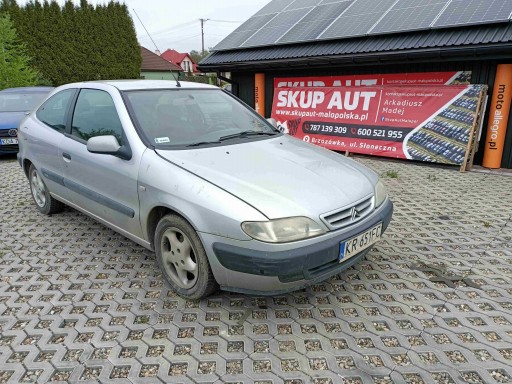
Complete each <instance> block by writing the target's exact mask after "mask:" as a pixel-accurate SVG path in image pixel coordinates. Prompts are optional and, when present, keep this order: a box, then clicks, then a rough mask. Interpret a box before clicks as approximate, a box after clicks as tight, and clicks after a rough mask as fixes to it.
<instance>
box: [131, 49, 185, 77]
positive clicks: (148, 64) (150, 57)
mask: <svg viewBox="0 0 512 384" xmlns="http://www.w3.org/2000/svg"><path fill="white" fill-rule="evenodd" d="M140 55H141V56H142V64H141V67H140V77H141V78H142V79H148V80H175V79H177V78H178V77H179V75H180V73H181V72H183V70H182V69H181V67H179V66H177V65H175V64H173V63H171V62H169V61H167V60H165V59H163V58H162V57H160V56H159V55H157V54H156V53H154V52H151V51H150V50H149V49H147V48H144V47H140Z"/></svg>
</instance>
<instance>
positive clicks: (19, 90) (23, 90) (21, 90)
mask: <svg viewBox="0 0 512 384" xmlns="http://www.w3.org/2000/svg"><path fill="white" fill-rule="evenodd" d="M53 89H54V88H53V87H16V88H6V89H2V90H1V91H0V92H2V93H4V92H5V93H40V92H41V93H42V92H46V93H49V92H50V91H52V90H53Z"/></svg>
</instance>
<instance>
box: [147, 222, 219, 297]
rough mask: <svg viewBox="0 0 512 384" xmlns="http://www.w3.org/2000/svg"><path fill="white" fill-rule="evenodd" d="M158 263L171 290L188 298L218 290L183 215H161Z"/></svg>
mask: <svg viewBox="0 0 512 384" xmlns="http://www.w3.org/2000/svg"><path fill="white" fill-rule="evenodd" d="M155 251H156V259H157V262H158V266H159V267H160V269H161V271H162V273H163V274H164V276H165V279H166V280H167V282H168V283H169V284H170V285H171V287H172V289H173V290H174V291H175V292H176V293H178V294H179V295H180V296H182V297H184V298H187V299H193V300H195V299H201V298H203V297H206V296H209V295H211V294H212V293H213V292H215V291H216V290H217V289H218V285H217V283H216V281H215V278H214V276H213V273H212V270H211V268H210V264H209V263H208V257H207V256H206V252H205V250H204V247H203V245H202V243H201V240H200V239H199V236H198V235H197V233H196V231H195V230H194V228H192V226H191V225H190V224H189V223H188V222H187V221H186V220H185V219H183V218H182V217H180V216H176V215H167V216H164V217H163V218H162V219H161V220H160V222H159V223H158V226H157V228H156V233H155Z"/></svg>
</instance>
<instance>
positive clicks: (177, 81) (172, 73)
mask: <svg viewBox="0 0 512 384" xmlns="http://www.w3.org/2000/svg"><path fill="white" fill-rule="evenodd" d="M132 9H133V13H135V16H137V19H139V22H140V24H141V25H142V28H144V30H145V31H146V33H147V34H148V36H149V38H150V39H151V42H152V43H153V45H154V46H155V49H156V50H157V52H160V50H159V49H158V47H157V45H156V43H155V41H154V40H153V38H152V37H151V35H150V34H149V32H148V30H147V29H146V26H145V25H144V23H143V22H142V20H141V19H140V17H139V15H138V14H137V11H135V8H132ZM169 71H171V75H172V77H173V78H174V80H175V81H176V86H177V87H179V88H181V84H180V82H179V80H178V78H177V77H176V76H175V75H174V72H173V71H172V69H169Z"/></svg>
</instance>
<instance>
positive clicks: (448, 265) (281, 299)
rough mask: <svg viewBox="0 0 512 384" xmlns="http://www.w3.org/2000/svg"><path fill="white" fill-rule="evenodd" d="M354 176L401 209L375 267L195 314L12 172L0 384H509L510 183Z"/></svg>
mask: <svg viewBox="0 0 512 384" xmlns="http://www.w3.org/2000/svg"><path fill="white" fill-rule="evenodd" d="M356 160H357V161H361V162H363V163H365V164H367V165H369V166H370V167H372V168H374V169H375V170H376V171H377V172H378V173H379V174H381V175H382V176H383V180H384V182H385V184H386V185H387V187H388V189H389V192H390V195H391V197H392V199H393V200H394V203H395V215H394V218H393V221H392V223H391V226H390V228H389V230H388V232H387V234H386V235H385V237H384V239H383V240H382V241H381V242H380V243H378V244H377V245H376V246H375V247H374V248H373V249H372V251H371V252H370V253H369V255H368V256H367V258H366V259H365V260H363V261H362V262H360V263H359V264H357V265H356V266H355V267H353V268H351V269H349V270H347V271H346V272H344V273H342V274H340V275H338V276H335V277H333V278H331V279H329V280H327V281H325V282H323V283H320V284H316V285H314V286H311V287H309V288H307V289H305V290H302V291H299V292H295V293H291V294H288V295H281V296H276V297H252V296H245V295H240V294H231V293H227V292H220V293H218V294H216V295H214V296H212V297H210V298H208V299H206V300H202V301H199V302H195V301H187V300H184V299H181V298H179V297H177V296H176V295H174V294H173V293H172V292H171V291H170V290H169V289H168V288H167V286H166V284H165V283H164V282H163V280H162V276H161V274H160V272H159V271H158V270H157V269H156V268H155V258H154V255H153V254H152V253H151V252H149V251H147V250H145V249H143V248H141V247H140V246H138V245H137V244H135V243H133V242H132V241H130V240H127V239H126V238H124V237H123V236H121V235H119V234H117V233H115V232H113V231H112V230H110V229H108V228H106V227H104V226H103V225H101V224H99V223H97V222H95V221H94V220H92V219H90V218H88V217H86V216H84V215H82V214H80V213H78V212H77V211H75V210H72V209H66V210H65V212H63V213H62V214H59V215H54V216H52V217H44V216H42V215H41V214H39V213H38V212H37V211H36V209H35V207H34V205H33V203H32V200H31V197H30V194H29V187H28V182H27V180H26V179H25V177H24V175H23V174H22V171H21V169H20V168H19V167H18V165H17V163H16V162H15V161H14V160H12V159H7V160H6V159H0V174H1V175H2V178H1V180H0V201H1V205H0V217H1V222H0V383H6V382H9V383H24V382H38V383H44V382H72V383H75V382H84V383H85V382H115V383H122V382H128V383H129V382H133V383H158V382H165V383H258V384H271V383H272V384H277V383H281V384H284V383H286V384H302V383H304V384H305V383H315V384H327V383H332V384H337V383H347V384H348V383H351V384H355V383H379V384H383V383H443V384H444V383H505V382H511V381H512V368H511V365H512V241H511V239H512V217H511V214H512V209H511V207H512V178H511V177H506V176H496V175H489V174H477V173H466V174H460V173H458V172H457V170H455V169H453V168H444V167H432V166H423V165H418V164H410V163H406V162H394V161H384V160H377V159H369V158H356ZM395 176H397V177H395Z"/></svg>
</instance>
